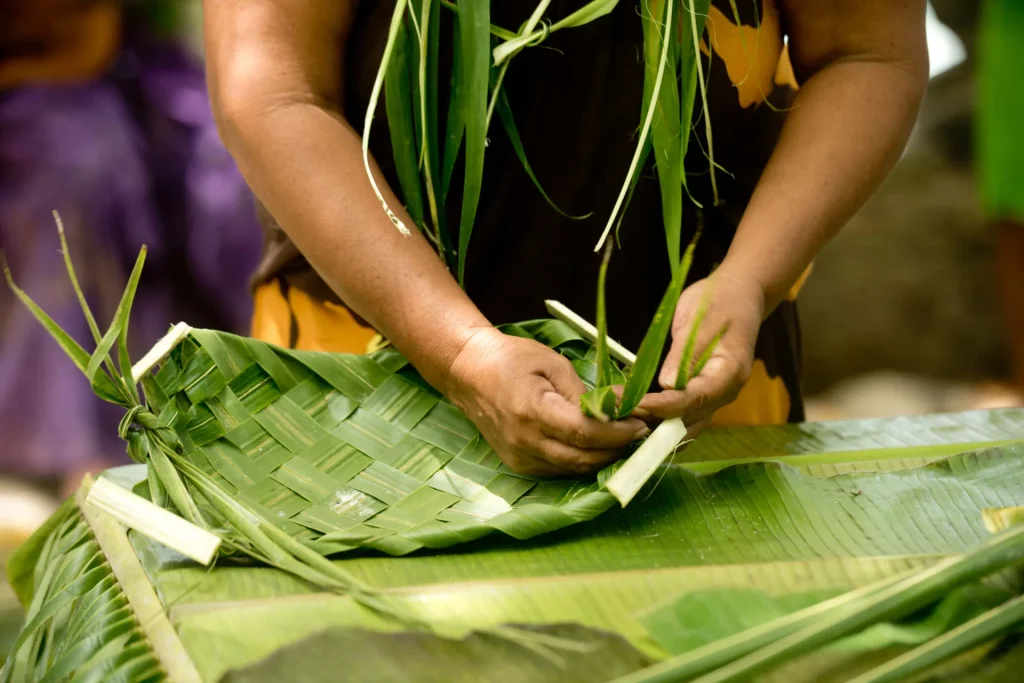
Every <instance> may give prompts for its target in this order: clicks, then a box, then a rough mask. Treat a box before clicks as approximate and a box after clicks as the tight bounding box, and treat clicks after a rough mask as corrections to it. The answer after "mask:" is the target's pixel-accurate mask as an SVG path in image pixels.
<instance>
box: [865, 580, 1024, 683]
mask: <svg viewBox="0 0 1024 683" xmlns="http://www.w3.org/2000/svg"><path fill="white" fill-rule="evenodd" d="M1021 624H1024V596H1019V597H1016V598H1014V599H1012V600H1008V601H1006V602H1005V603H1003V604H1002V605H1000V606H999V607H995V608H993V609H991V610H989V611H988V612H985V613H984V614H982V615H980V616H978V617H976V618H975V619H972V620H971V621H969V622H967V623H966V624H962V625H961V626H959V627H957V628H955V629H953V630H952V631H949V632H948V633H945V634H944V635H941V636H939V637H937V638H935V639H934V640H931V641H930V642H927V643H925V644H924V645H922V646H920V647H918V648H916V649H914V650H911V651H910V652H907V653H906V654H903V655H901V656H899V657H896V658H895V659H893V660H891V661H889V662H886V663H885V664H883V665H882V666H880V667H878V668H876V669H872V670H871V671H869V672H867V673H866V674H863V675H861V676H858V677H857V678H855V679H853V681H851V683H889V682H890V681H905V680H908V679H909V678H910V677H911V676H913V675H915V674H917V673H919V672H921V671H924V670H926V669H929V668H931V667H933V666H935V665H936V664H939V663H941V662H944V661H946V660H948V659H950V658H952V657H955V656H957V655H959V654H961V653H963V652H966V651H968V650H970V649H971V648H974V647H977V646H978V645H981V644H983V643H986V642H988V641H990V640H992V639H993V638H998V637H1001V636H1004V635H1006V634H1007V633H1009V632H1010V631H1011V630H1013V629H1017V628H1019V627H1020V626H1021Z"/></svg>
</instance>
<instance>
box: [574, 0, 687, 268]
mask: <svg viewBox="0 0 1024 683" xmlns="http://www.w3.org/2000/svg"><path fill="white" fill-rule="evenodd" d="M674 5H675V3H674V2H666V3H665V25H666V26H671V25H672V8H673V6H674ZM613 6H614V5H613ZM670 44H671V41H670V40H666V41H662V46H661V57H660V58H659V60H658V71H657V76H656V77H655V80H654V85H653V87H652V88H651V94H650V104H649V105H648V106H647V115H646V116H645V117H644V123H643V126H642V127H641V129H640V139H639V140H638V141H637V146H636V152H635V153H634V154H633V160H632V162H630V165H629V171H628V172H627V173H626V181H625V182H624V183H623V184H622V190H621V191H620V192H619V196H618V198H617V199H616V200H615V206H614V207H613V208H612V213H611V215H610V216H608V223H607V225H605V228H604V231H603V232H602V233H601V238H600V239H599V240H598V241H597V246H596V247H594V251H600V250H601V247H603V246H604V242H605V240H606V239H608V234H609V233H610V232H611V230H612V226H613V225H615V224H616V220H617V218H618V214H619V210H620V209H621V208H622V203H623V201H624V200H625V198H626V194H627V193H628V192H629V187H630V185H631V184H632V183H633V176H634V175H635V174H636V173H637V167H638V164H639V163H640V157H641V156H643V155H644V148H645V147H646V145H647V136H648V134H649V133H650V130H651V122H652V121H653V119H654V112H655V109H656V106H657V103H658V100H659V97H660V93H661V85H662V82H663V81H664V80H665V71H666V69H667V66H668V55H669V45H670Z"/></svg>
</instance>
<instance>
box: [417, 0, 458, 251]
mask: <svg viewBox="0 0 1024 683" xmlns="http://www.w3.org/2000/svg"><path fill="white" fill-rule="evenodd" d="M417 5H419V7H420V20H419V32H420V36H419V38H420V41H419V48H420V52H419V60H418V61H419V65H418V73H419V88H418V90H419V104H420V130H421V134H420V135H421V137H420V158H421V164H420V166H421V168H422V169H423V176H424V178H423V179H424V184H425V185H426V188H427V206H428V207H429V208H430V222H431V224H432V225H433V226H434V241H435V243H436V244H437V250H438V254H439V255H440V257H441V260H442V261H446V258H447V257H446V252H447V249H446V246H445V244H446V242H449V240H447V239H445V238H443V237H442V232H447V226H446V225H445V224H444V211H443V206H441V207H440V208H439V207H438V199H439V197H440V196H441V185H440V176H439V173H440V165H439V164H438V145H437V136H438V132H437V78H438V73H437V72H438V62H439V59H438V49H439V43H440V39H441V38H440V36H441V26H440V19H441V5H440V3H439V0H413V3H412V7H413V10H414V14H413V16H414V17H415V8H416V6H417Z"/></svg>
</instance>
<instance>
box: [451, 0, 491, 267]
mask: <svg viewBox="0 0 1024 683" xmlns="http://www.w3.org/2000/svg"><path fill="white" fill-rule="evenodd" d="M490 14H491V5H490V3H489V2H480V1H479V0H459V30H460V33H461V41H462V74H463V89H464V93H463V95H462V99H463V106H464V109H465V114H464V117H465V121H466V178H465V183H464V186H463V195H462V218H461V220H460V222H459V253H458V263H459V268H458V276H459V284H461V285H465V279H466V255H467V254H468V253H469V238H470V237H471V236H472V234H473V223H474V222H475V221H476V210H477V206H478V204H479V203H480V191H481V188H482V186H483V175H484V148H485V147H486V145H487V82H488V74H489V72H490V62H491V50H490V44H491V35H490V28H489V27H490V20H491V17H490Z"/></svg>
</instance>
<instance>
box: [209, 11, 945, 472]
mask: <svg viewBox="0 0 1024 683" xmlns="http://www.w3.org/2000/svg"><path fill="white" fill-rule="evenodd" d="M356 4H357V2H356V1H355V0H349V1H345V2H341V1H335V2H326V1H325V0H218V2H209V3H204V13H205V18H204V23H205V27H206V28H205V30H206V56H207V70H208V78H209V87H210V92H211V97H212V102H213V107H214V113H215V116H216V117H217V121H218V125H219V127H220V130H221V135H222V137H223V138H224V142H225V144H226V145H227V147H228V149H229V150H230V151H231V153H232V154H233V155H234V157H235V159H236V160H237V162H238V164H239V167H240V168H241V171H242V173H243V174H244V175H245V177H246V179H247V180H248V182H249V184H250V185H251V187H252V188H253V190H254V191H255V193H256V194H257V195H258V196H259V198H260V200H261V201H262V202H263V203H264V204H265V205H266V206H267V208H268V209H269V210H270V212H271V213H272V214H273V215H274V217H275V218H276V220H277V221H278V223H279V224H280V225H281V227H282V228H283V229H284V230H285V232H286V233H287V234H288V235H289V237H290V238H291V239H292V240H293V241H294V242H295V244H296V246H297V247H298V248H299V250H300V251H302V253H303V254H305V255H306V257H307V259H308V260H309V262H310V263H311V265H312V266H313V267H314V268H315V269H316V270H317V272H318V273H319V274H320V275H321V277H323V279H324V281H325V282H327V284H328V285H329V286H331V287H332V289H334V291H335V292H336V293H337V294H338V295H339V296H340V297H341V299H342V300H343V301H345V303H346V305H348V306H349V307H351V308H352V309H353V310H354V311H355V312H356V313H358V314H359V315H360V316H362V317H363V318H364V319H366V320H367V321H368V322H369V323H371V324H372V325H373V326H374V327H375V328H376V329H377V330H379V331H380V332H381V333H382V334H383V335H384V336H385V337H387V338H388V339H389V340H391V341H392V342H393V343H394V345H395V346H396V347H397V348H398V349H399V350H401V351H402V352H403V353H404V354H405V356H406V357H407V358H408V359H409V361H410V362H411V363H412V364H413V365H414V366H415V367H416V368H417V369H418V370H419V371H420V373H421V374H422V375H423V376H424V378H425V379H426V380H427V381H428V382H430V383H431V384H432V385H433V386H435V387H436V388H437V389H438V390H440V391H441V392H442V393H444V394H445V395H446V396H447V397H448V398H449V399H451V400H452V401H453V402H454V403H455V404H456V405H457V406H458V407H459V408H461V409H462V410H463V411H464V412H465V413H466V415H467V416H469V417H470V419H472V420H473V422H474V423H475V424H476V425H477V427H478V428H479V429H480V431H481V433H482V434H483V436H484V438H485V439H486V440H487V442H488V443H489V444H490V445H491V446H492V447H493V448H494V449H495V451H496V452H497V454H498V455H499V456H500V457H501V458H502V460H503V461H505V462H506V463H507V464H508V465H509V466H510V467H512V468H514V469H517V470H519V471H524V472H532V473H538V474H559V473H567V472H573V473H583V472H590V471H593V470H596V469H599V468H601V467H603V466H605V465H606V464H608V463H609V462H611V461H613V460H614V459H615V458H616V457H618V453H619V451H620V449H621V448H622V447H624V446H626V445H627V444H629V443H630V442H631V441H633V440H635V439H636V438H639V437H640V436H642V435H643V434H644V433H645V431H646V426H645V424H644V423H643V422H642V421H640V420H638V419H627V420H622V421H617V422H608V423H601V422H599V421H597V420H594V419H592V418H587V417H585V416H584V415H583V414H582V412H581V411H580V408H579V396H580V394H582V393H583V392H584V391H585V387H584V385H583V383H582V382H581V381H580V380H579V378H578V377H577V376H576V374H575V372H574V371H573V368H572V366H571V364H570V363H569V361H568V360H566V359H565V358H563V357H562V356H560V355H559V354H557V353H555V352H554V351H551V350H550V349H548V348H546V347H544V346H543V345H541V344H538V343H536V342H533V341H530V340H525V339H520V338H516V337H509V336H506V335H503V334H501V333H500V332H499V331H498V330H497V329H496V328H495V327H494V326H493V325H492V324H491V323H490V322H489V321H488V320H487V319H486V318H485V317H484V316H483V315H482V314H481V312H480V311H479V310H478V309H477V308H476V306H475V305H474V304H473V302H472V301H471V300H470V299H469V298H468V297H467V296H466V294H465V293H464V292H463V291H462V290H461V289H460V288H459V286H458V284H457V283H456V282H455V280H454V279H453V278H452V276H451V274H450V273H449V272H448V271H447V269H446V268H445V266H444V264H443V263H442V262H441V261H440V259H438V258H437V256H436V255H435V253H434V252H433V250H432V249H431V247H430V245H429V244H428V243H427V241H426V240H425V239H424V238H423V237H422V236H420V235H419V234H417V233H413V234H412V235H411V236H408V237H406V236H403V235H402V234H401V233H400V232H399V231H398V230H396V229H395V227H394V225H393V224H392V223H391V221H390V220H389V219H388V218H387V217H386V216H385V215H384V213H383V212H382V211H381V207H380V203H379V202H378V201H377V199H376V197H375V196H374V194H373V191H372V189H371V187H370V184H369V182H368V180H367V178H366V175H365V171H364V169H363V164H362V156H361V155H362V151H361V140H360V136H359V133H358V132H357V131H356V130H355V128H353V126H352V125H351V123H350V122H349V121H347V120H346V119H345V112H344V110H343V108H342V106H341V102H342V101H343V97H342V96H341V94H342V92H343V89H344V83H343V82H342V80H343V79H342V75H343V74H344V64H343V58H342V57H343V55H344V53H345V50H344V46H345V41H346V40H347V38H348V35H349V31H350V29H351V25H352V21H353V18H354V16H355V9H356ZM780 11H781V14H782V19H783V21H784V23H785V25H786V26H787V27H788V30H789V35H790V43H789V45H790V54H791V59H792V61H793V66H794V70H795V72H796V74H797V76H798V78H799V79H800V82H801V88H800V92H799V94H798V96H797V98H796V101H795V103H794V109H793V111H792V112H791V113H790V114H789V115H788V117H787V121H786V123H785V126H784V128H783V131H782V136H781V138H780V140H779V143H778V145H777V147H776V149H775V151H774V153H773V155H772V158H771V161H770V162H769V164H768V166H767V168H766V169H765V172H764V174H763V175H762V178H761V180H760V182H759V184H758V186H757V189H756V191H755V193H754V195H753V198H752V200H751V202H750V205H749V206H748V209H747V211H746V213H745V215H744V217H743V220H742V221H741V223H740V226H739V229H738V231H737V234H736V238H735V240H734V242H733V244H732V246H731V248H730V250H729V252H728V255H727V257H726V259H725V260H724V261H723V263H722V265H721V267H720V268H719V269H718V270H717V271H716V272H715V274H714V275H713V276H712V280H713V282H714V286H713V287H712V289H711V306H710V313H709V315H708V319H707V324H706V325H705V326H704V327H703V329H704V330H706V331H712V333H713V330H716V329H718V328H719V327H721V326H722V325H724V324H726V323H728V324H729V331H728V333H727V334H726V335H725V337H724V338H723V340H722V343H721V344H720V345H719V346H718V348H717V350H716V351H715V353H714V355H713V357H712V358H711V360H710V361H709V362H708V364H707V365H706V366H705V368H704V370H703V371H702V372H701V374H700V375H699V376H698V377H696V378H694V379H693V380H692V381H691V382H690V384H689V385H688V387H687V389H686V391H682V392H679V391H674V390H671V389H670V388H669V387H671V384H672V382H673V381H674V378H675V373H676V367H677V365H678V359H679V357H680V354H681V348H682V344H683V342H684V340H685V337H686V332H687V331H688V323H689V321H691V320H692V317H693V313H694V311H695V309H696V307H697V305H698V303H699V302H700V300H701V296H702V295H701V292H702V290H703V289H704V288H705V287H706V286H707V285H708V282H707V281H702V282H699V283H696V284H694V285H693V286H691V287H690V288H688V289H687V290H686V291H685V292H684V293H683V295H682V297H681V299H680V301H679V306H678V308H677V311H676V316H675V319H674V323H673V347H672V350H671V353H670V355H669V360H668V361H667V363H666V365H665V367H664V368H663V372H662V376H661V382H662V385H663V386H664V387H666V390H665V391H662V392H658V393H653V394H650V395H648V396H647V397H646V398H645V400H644V402H643V403H642V404H641V410H640V412H639V414H640V415H641V416H643V417H644V418H645V419H648V420H650V419H664V418H669V417H681V418H683V420H684V421H685V423H686V424H693V425H697V426H699V425H701V424H703V423H705V422H706V421H707V420H708V419H709V417H710V415H711V414H713V412H714V410H715V409H716V408H718V407H721V406H722V405H725V404H726V403H728V402H729V401H730V400H732V398H734V397H735V395H736V393H737V392H738V391H739V388H740V387H742V385H743V382H744V381H745V380H746V378H747V377H748V375H749V372H750V367H751V364H752V359H753V349H754V342H755V341H756V338H757V333H758V329H759V327H760V323H761V321H762V319H763V318H764V317H765V316H766V315H767V314H768V313H769V312H770V311H771V310H772V309H773V308H774V307H775V305H777V303H778V302H779V301H780V300H781V299H782V297H783V296H784V294H785V292H786V291H788V289H789V287H790V286H791V285H792V284H793V282H795V281H796V279H797V278H798V277H799V275H800V274H801V273H802V272H803V270H804V269H805V268H806V266H807V264H809V263H810V261H811V259H812V258H813V257H814V255H815V254H816V253H817V252H818V250H819V249H820V248H821V247H822V246H823V245H824V244H825V243H826V242H827V240H828V239H829V238H830V237H831V236H832V235H833V234H835V232H836V231H838V229H839V228H840V227H841V226H842V225H843V223H845V222H846V220H847V219H848V218H849V217H850V216H851V215H852V214H853V212H854V211H855V210H856V209H857V207H859V206H860V204H861V203H862V202H863V201H864V200H865V199H866V198H867V196H868V195H869V194H870V193H871V191H872V190H874V189H875V187H876V186H877V185H878V184H879V183H880V182H881V180H882V179H883V178H884V176H885V175H886V173H887V172H888V171H889V169H890V168H891V166H892V164H893V163H894V162H895V161H896V159H897V158H898V157H899V154H900V150H901V149H902V147H903V145H904V144H905V142H906V139H907V137H908V135H909V133H910V129H911V127H912V125H913V121H914V118H915V116H916V112H917V108H918V105H919V103H920V100H921V97H922V95H923V92H924V87H925V84H926V82H927V71H928V60H927V48H926V44H925V29H924V17H925V2H924V0H906V1H905V2H895V3H894V2H890V1H888V0H862V1H861V2H848V1H847V2H843V1H841V0H828V1H825V0H783V1H782V2H781V3H780ZM837 131H840V132H839V133H837ZM374 175H375V178H376V179H377V181H378V184H380V185H381V189H382V191H383V193H384V197H385V199H386V200H387V201H388V203H389V205H390V206H391V207H392V208H393V209H394V210H395V213H396V214H397V215H398V217H399V218H400V219H401V220H402V221H403V222H405V223H406V224H410V225H411V224H412V221H411V219H410V218H409V217H408V215H406V214H405V212H404V211H403V210H402V209H401V205H400V203H399V202H398V200H397V198H396V197H395V195H394V193H393V192H392V191H391V190H390V188H388V187H386V185H385V184H384V183H383V182H382V180H381V176H380V173H379V171H377V170H376V169H374ZM707 340H708V337H707V335H705V336H704V337H702V338H701V339H700V342H699V344H698V347H700V346H701V345H702V344H706V343H707Z"/></svg>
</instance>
